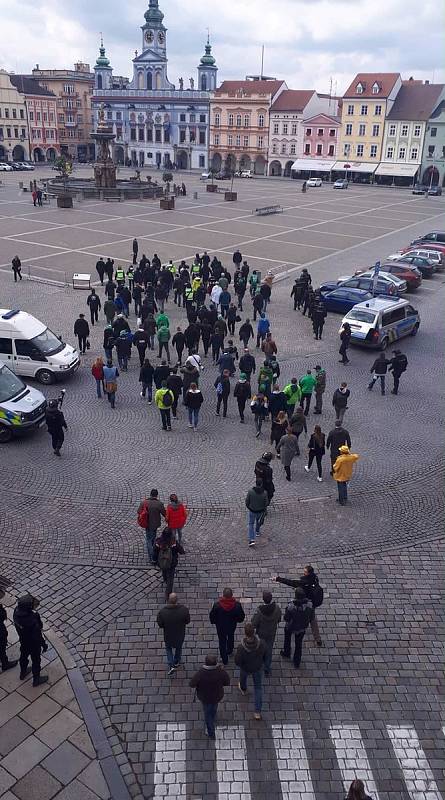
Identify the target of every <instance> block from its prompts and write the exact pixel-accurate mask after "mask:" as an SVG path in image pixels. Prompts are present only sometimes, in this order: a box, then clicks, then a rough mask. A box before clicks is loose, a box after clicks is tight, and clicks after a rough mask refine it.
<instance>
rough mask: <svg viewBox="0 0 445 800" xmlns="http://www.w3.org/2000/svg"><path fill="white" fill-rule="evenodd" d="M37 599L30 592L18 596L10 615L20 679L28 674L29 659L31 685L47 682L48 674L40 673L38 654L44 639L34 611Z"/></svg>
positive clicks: (37, 616)
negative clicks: (18, 654)
mask: <svg viewBox="0 0 445 800" xmlns="http://www.w3.org/2000/svg"><path fill="white" fill-rule="evenodd" d="M36 605H38V601H37V600H36V599H35V598H34V597H32V595H30V594H26V595H24V596H23V597H19V599H18V600H17V606H16V607H15V609H14V614H13V617H12V620H13V623H14V625H15V629H16V631H17V634H18V637H19V642H20V680H21V681H23V680H24V679H25V678H26V676H27V675H28V674H29V669H28V660H29V659H31V670H32V685H33V686H40V685H41V684H42V683H47V681H48V675H41V674H40V669H41V662H40V655H41V652H42V646H44V639H43V637H42V627H43V626H42V620H41V619H40V614H38V613H37V612H36V611H35V607H36Z"/></svg>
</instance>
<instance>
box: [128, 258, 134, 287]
mask: <svg viewBox="0 0 445 800" xmlns="http://www.w3.org/2000/svg"><path fill="white" fill-rule="evenodd" d="M127 278H128V288H129V289H130V292H131V290H132V289H133V286H134V266H133V264H130V266H129V267H128V269H127Z"/></svg>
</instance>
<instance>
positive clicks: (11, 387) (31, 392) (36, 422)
mask: <svg viewBox="0 0 445 800" xmlns="http://www.w3.org/2000/svg"><path fill="white" fill-rule="evenodd" d="M45 411H46V400H45V398H44V396H43V394H42V392H39V390H38V389H32V388H31V386H27V385H26V383H25V382H24V381H22V379H21V378H19V376H18V375H15V374H14V372H12V371H11V370H10V369H9V368H8V367H7V366H6V364H3V362H2V361H0V444H5V442H9V441H10V440H11V439H12V437H13V436H16V435H17V434H19V433H23V432H25V431H30V430H33V429H34V428H40V427H41V426H42V425H43V424H44V422H45Z"/></svg>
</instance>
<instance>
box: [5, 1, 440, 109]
mask: <svg viewBox="0 0 445 800" xmlns="http://www.w3.org/2000/svg"><path fill="white" fill-rule="evenodd" d="M147 6H148V2H147V0H145V2H141V3H140V4H139V3H131V4H122V3H121V2H120V0H119V2H118V0H107V1H106V2H105V0H96V2H95V3H91V2H90V0H70V2H67V0H34V2H32V3H31V2H30V1H29V0H24V1H22V0H20V2H19V0H9V2H8V3H7V4H6V6H5V8H4V9H3V11H2V37H1V42H0V65H1V66H3V67H4V68H6V69H11V70H15V71H24V72H25V71H26V72H28V71H30V70H31V68H32V67H33V66H34V65H35V63H39V64H40V67H41V68H50V67H53V68H61V67H71V66H72V64H74V62H75V61H86V62H88V63H90V64H91V65H94V62H95V60H96V57H97V52H98V43H99V31H102V32H103V36H104V40H105V45H106V48H107V55H108V57H109V58H110V60H111V63H112V66H113V69H114V72H115V74H120V75H128V76H130V77H131V75H132V64H131V59H132V58H133V56H134V51H135V49H137V50H138V51H140V50H141V45H142V36H141V31H140V26H141V25H142V24H143V23H144V12H145V10H146V8H147ZM160 6H161V9H162V11H163V12H164V15H165V16H164V24H165V25H166V27H167V28H168V56H169V77H170V80H172V81H173V82H174V83H176V84H177V81H178V77H179V76H182V77H184V78H185V79H187V78H188V77H189V76H191V75H195V71H196V67H197V64H198V62H199V58H200V57H201V55H202V53H203V49H204V43H205V39H206V36H207V27H209V28H210V32H211V40H212V45H213V53H214V55H215V57H216V59H217V64H218V67H219V79H220V80H223V79H224V78H227V79H230V78H232V79H233V78H242V77H244V76H245V75H246V74H249V73H258V72H259V70H260V59H261V45H262V44H264V45H265V62H264V69H265V72H266V74H269V75H276V76H277V77H280V78H284V79H285V80H286V81H287V84H288V86H289V87H293V88H316V89H318V90H319V91H327V90H328V89H329V85H330V81H331V79H332V81H333V85H334V86H336V87H337V92H338V94H342V93H343V92H344V91H345V89H346V87H347V86H348V84H349V83H350V81H351V80H352V78H353V76H354V74H355V73H356V72H358V71H360V70H361V71H368V72H369V71H376V72H377V71H378V72H398V71H400V72H402V76H403V77H409V75H413V76H414V77H415V78H420V79H429V80H431V79H432V78H433V76H434V80H435V81H436V82H439V81H444V82H445V71H444V70H443V69H442V68H440V67H439V65H441V64H442V61H443V59H442V53H443V46H444V41H443V38H444V37H443V33H442V31H443V24H442V18H441V10H440V4H438V3H437V2H436V0H424V2H423V3H419V2H418V1H417V0H416V1H415V0H274V2H273V3H270V2H269V0H243V1H242V2H236V1H235V0H226V2H225V3H220V4H215V3H210V2H208V0H187V3H184V2H183V0H160ZM23 19H26V25H24V24H23ZM414 20H415V24H413V21H414ZM419 32H423V34H421V35H420V37H419Z"/></svg>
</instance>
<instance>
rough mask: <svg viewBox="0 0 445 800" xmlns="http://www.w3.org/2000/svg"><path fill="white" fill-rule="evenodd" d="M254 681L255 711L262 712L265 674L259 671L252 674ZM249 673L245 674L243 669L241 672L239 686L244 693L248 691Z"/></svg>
mask: <svg viewBox="0 0 445 800" xmlns="http://www.w3.org/2000/svg"><path fill="white" fill-rule="evenodd" d="M250 674H251V675H252V680H253V691H254V701H255V711H261V708H262V705H263V684H262V677H263V673H262V671H261V670H260V669H259V670H258V672H251V673H250ZM248 675H249V673H248V672H244V670H243V669H240V671H239V685H240V686H241V689H242V690H243V692H245V691H246V689H247V678H248Z"/></svg>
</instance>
